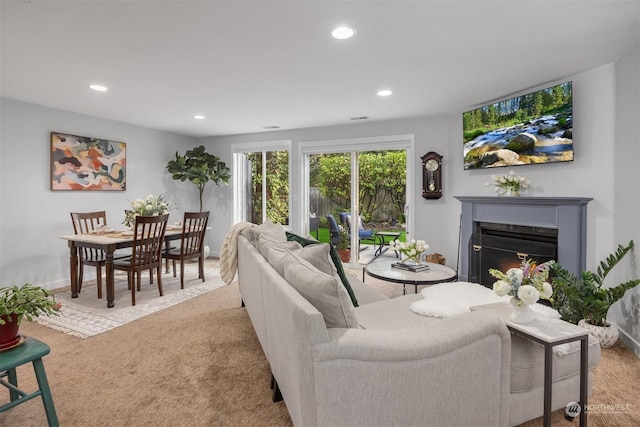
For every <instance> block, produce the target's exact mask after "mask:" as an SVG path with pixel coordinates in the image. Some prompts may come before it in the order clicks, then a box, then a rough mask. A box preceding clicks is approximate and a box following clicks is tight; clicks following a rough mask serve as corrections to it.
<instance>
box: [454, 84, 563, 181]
mask: <svg viewBox="0 0 640 427" xmlns="http://www.w3.org/2000/svg"><path fill="white" fill-rule="evenodd" d="M572 105H573V94H572V87H571V82H568V83H563V84H560V85H557V86H553V87H550V88H547V89H542V90H539V91H537V92H533V93H529V94H526V95H522V96H518V97H515V98H511V99H508V100H504V101H500V102H496V103H494V104H491V105H486V106H484V107H480V108H477V109H475V110H472V111H468V112H466V113H464V114H463V116H462V121H463V127H464V168H465V169H481V168H492V167H500V166H516V165H526V164H536V163H551V162H568V161H572V160H573V108H572Z"/></svg>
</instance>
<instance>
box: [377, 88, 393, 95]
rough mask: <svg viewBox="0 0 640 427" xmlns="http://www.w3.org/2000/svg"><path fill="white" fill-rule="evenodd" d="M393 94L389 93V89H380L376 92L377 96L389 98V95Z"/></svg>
mask: <svg viewBox="0 0 640 427" xmlns="http://www.w3.org/2000/svg"><path fill="white" fill-rule="evenodd" d="M392 93H393V92H392V91H390V90H389V89H382V90H379V91H378V96H389V95H391V94H392Z"/></svg>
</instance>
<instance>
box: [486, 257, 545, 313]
mask: <svg viewBox="0 0 640 427" xmlns="http://www.w3.org/2000/svg"><path fill="white" fill-rule="evenodd" d="M553 262H554V261H548V262H545V263H542V264H540V265H536V264H535V263H534V262H532V261H531V260H524V261H523V262H522V267H521V268H510V269H509V270H507V271H506V273H503V272H502V271H500V270H498V269H495V268H492V269H489V274H491V275H492V276H493V277H495V278H496V279H498V280H497V281H496V282H495V283H494V284H493V292H495V293H496V295H498V296H500V297H502V296H505V295H511V296H512V297H514V298H516V301H517V304H518V305H522V304H523V303H524V304H534V303H536V302H537V301H538V300H539V299H540V298H542V299H546V300H549V301H553V299H552V298H551V297H552V296H553V287H552V286H551V284H550V283H549V282H548V281H547V280H549V267H550V266H551V264H553Z"/></svg>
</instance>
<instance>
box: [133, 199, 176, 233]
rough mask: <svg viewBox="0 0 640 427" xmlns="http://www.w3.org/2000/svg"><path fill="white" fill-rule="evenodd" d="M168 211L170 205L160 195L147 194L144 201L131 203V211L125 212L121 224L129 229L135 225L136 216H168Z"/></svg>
mask: <svg viewBox="0 0 640 427" xmlns="http://www.w3.org/2000/svg"><path fill="white" fill-rule="evenodd" d="M170 210H171V205H170V204H169V203H167V202H166V201H165V200H164V197H163V196H162V194H161V195H159V196H154V195H153V194H149V195H148V196H147V197H145V198H144V199H137V200H134V201H133V202H131V209H128V210H126V211H125V213H124V220H123V221H122V223H123V224H124V225H126V226H127V227H131V226H133V224H135V222H136V217H137V216H152V215H164V214H168V213H169V211H170Z"/></svg>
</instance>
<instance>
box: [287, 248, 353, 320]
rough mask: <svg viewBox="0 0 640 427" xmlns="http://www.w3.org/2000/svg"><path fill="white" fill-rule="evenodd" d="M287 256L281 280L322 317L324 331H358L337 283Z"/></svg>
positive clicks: (329, 276)
mask: <svg viewBox="0 0 640 427" xmlns="http://www.w3.org/2000/svg"><path fill="white" fill-rule="evenodd" d="M290 253H291V255H292V256H291V261H290V262H287V263H285V266H284V278H285V280H286V281H287V282H289V284H290V285H291V286H292V287H293V288H294V289H296V290H297V291H298V292H299V293H300V295H302V296H303V297H304V298H305V299H306V300H307V301H309V303H310V304H311V305H313V306H314V307H315V308H316V310H318V311H319V312H320V313H322V317H324V323H325V324H326V326H327V328H358V319H357V318H356V310H355V308H354V307H353V303H352V302H351V298H350V297H349V294H348V293H347V290H346V289H345V288H344V286H343V285H342V283H341V282H340V280H339V279H337V278H336V277H334V276H331V275H328V274H325V273H323V272H321V271H320V270H318V269H317V268H315V267H314V266H313V265H311V264H310V263H309V262H307V261H305V260H304V259H302V258H301V257H299V256H297V255H296V254H295V253H293V252H290Z"/></svg>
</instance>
